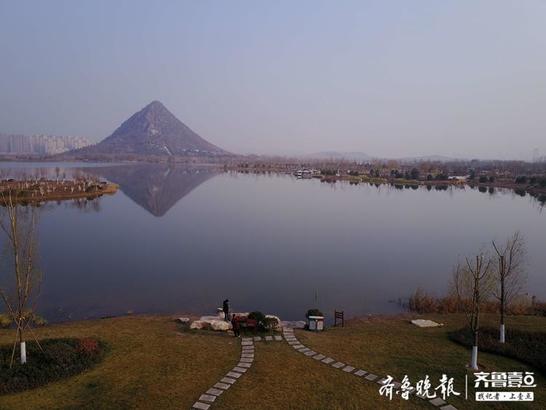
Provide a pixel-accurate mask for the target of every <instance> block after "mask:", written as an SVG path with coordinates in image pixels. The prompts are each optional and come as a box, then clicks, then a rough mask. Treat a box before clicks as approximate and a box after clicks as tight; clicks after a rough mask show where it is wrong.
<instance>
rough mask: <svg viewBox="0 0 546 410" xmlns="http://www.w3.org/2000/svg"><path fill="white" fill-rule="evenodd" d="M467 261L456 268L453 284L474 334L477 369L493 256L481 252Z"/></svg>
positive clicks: (472, 365)
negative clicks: (482, 314) (481, 318)
mask: <svg viewBox="0 0 546 410" xmlns="http://www.w3.org/2000/svg"><path fill="white" fill-rule="evenodd" d="M465 261H466V265H465V266H464V267H461V266H458V267H457V269H455V270H454V272H453V285H454V289H455V291H456V292H457V298H458V300H459V303H460V305H461V306H462V307H463V309H464V311H465V313H466V316H467V319H468V325H469V327H470V330H471V332H472V336H473V343H472V357H471V361H470V367H472V369H475V370H477V369H478V339H479V332H480V313H481V306H482V303H483V302H484V301H485V300H487V298H488V297H489V295H490V293H491V283H492V281H491V258H490V257H489V256H487V255H485V254H483V253H480V254H478V255H476V257H475V260H474V261H472V262H471V261H470V260H469V259H468V258H466V259H465Z"/></svg>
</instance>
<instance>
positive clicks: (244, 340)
mask: <svg viewBox="0 0 546 410" xmlns="http://www.w3.org/2000/svg"><path fill="white" fill-rule="evenodd" d="M241 341H243V342H252V338H251V337H243V338H241Z"/></svg>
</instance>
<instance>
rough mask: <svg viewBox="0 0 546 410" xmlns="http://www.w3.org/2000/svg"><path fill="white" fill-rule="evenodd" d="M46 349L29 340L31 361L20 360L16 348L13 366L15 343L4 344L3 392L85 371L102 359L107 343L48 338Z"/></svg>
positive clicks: (0, 377)
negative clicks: (23, 362) (13, 345)
mask: <svg viewBox="0 0 546 410" xmlns="http://www.w3.org/2000/svg"><path fill="white" fill-rule="evenodd" d="M40 344H41V346H42V349H43V352H42V351H41V350H40V348H39V347H38V345H37V344H36V343H35V342H34V341H27V358H28V359H27V363H26V364H20V363H19V362H18V361H17V359H18V358H19V352H16V358H15V363H14V365H13V367H11V368H10V362H11V354H12V346H1V347H0V394H6V393H15V392H20V391H23V390H28V389H32V388H36V387H39V386H42V385H44V384H47V383H50V382H53V381H56V380H59V379H64V378H66V377H69V376H73V375H75V374H78V373H81V372H82V371H84V370H86V369H89V368H90V367H92V366H93V365H95V364H96V363H98V362H100V361H101V360H102V358H103V356H104V353H105V351H106V345H105V344H104V343H102V342H100V341H98V340H95V339H91V338H86V339H45V340H41V341H40Z"/></svg>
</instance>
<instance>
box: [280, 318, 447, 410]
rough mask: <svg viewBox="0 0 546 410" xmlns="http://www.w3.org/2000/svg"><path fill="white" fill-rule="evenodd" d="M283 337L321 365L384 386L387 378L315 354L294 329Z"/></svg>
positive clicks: (444, 406) (433, 402) (440, 402)
mask: <svg viewBox="0 0 546 410" xmlns="http://www.w3.org/2000/svg"><path fill="white" fill-rule="evenodd" d="M283 337H284V340H286V342H287V343H288V344H289V345H290V346H292V348H294V350H295V351H296V352H299V353H302V354H304V355H305V356H308V357H311V358H313V359H315V360H316V361H320V362H321V363H324V364H326V365H328V366H330V367H332V368H334V369H338V370H341V371H343V372H345V373H349V374H352V375H354V376H356V377H358V378H360V379H363V380H366V381H368V382H372V383H377V384H380V385H381V384H383V381H384V380H385V377H381V376H378V375H376V374H373V373H370V372H368V371H366V370H363V369H358V368H356V367H354V366H351V365H349V364H346V363H343V362H338V361H337V360H335V359H333V358H331V357H328V356H325V355H323V354H321V353H318V352H315V351H314V350H312V349H310V348H308V347H306V346H304V345H303V344H301V343H300V342H299V340H298V339H297V338H296V336H295V335H294V329H292V328H289V327H284V328H283ZM392 383H394V387H395V388H399V387H400V386H401V384H400V382H398V381H394V380H393V382H392ZM415 397H418V398H419V399H422V400H427V401H428V402H429V403H430V404H431V405H433V406H434V407H436V408H439V409H440V410H457V408H456V407H455V406H453V405H451V404H447V403H446V402H445V401H444V400H442V399H441V398H439V397H437V398H435V399H430V400H429V399H428V398H427V397H424V396H423V397H422V396H419V395H415Z"/></svg>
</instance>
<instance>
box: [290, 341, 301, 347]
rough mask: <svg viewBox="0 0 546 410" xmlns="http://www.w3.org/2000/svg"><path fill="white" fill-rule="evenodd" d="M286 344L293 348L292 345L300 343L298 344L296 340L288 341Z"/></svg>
mask: <svg viewBox="0 0 546 410" xmlns="http://www.w3.org/2000/svg"><path fill="white" fill-rule="evenodd" d="M288 344H289V345H290V346H294V345H299V344H300V342H298V341H297V340H290V341H289V342H288Z"/></svg>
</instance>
